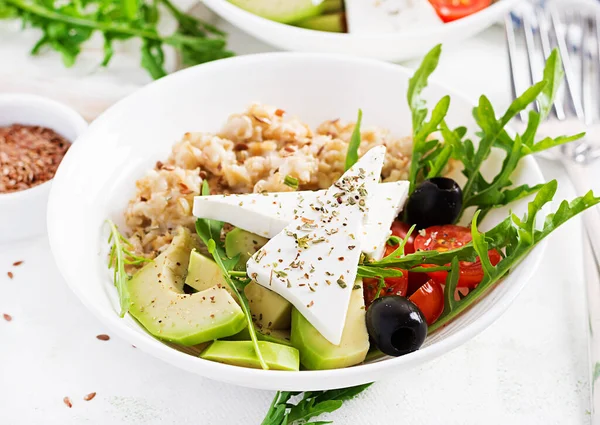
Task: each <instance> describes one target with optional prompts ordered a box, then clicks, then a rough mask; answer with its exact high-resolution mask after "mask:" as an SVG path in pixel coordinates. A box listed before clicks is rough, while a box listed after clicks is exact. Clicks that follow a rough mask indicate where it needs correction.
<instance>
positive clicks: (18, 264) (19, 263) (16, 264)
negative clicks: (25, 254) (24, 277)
mask: <svg viewBox="0 0 600 425" xmlns="http://www.w3.org/2000/svg"><path fill="white" fill-rule="evenodd" d="M21 264H23V261H22V260H19V261H15V262H14V263H13V266H14V267H17V266H20V265H21Z"/></svg>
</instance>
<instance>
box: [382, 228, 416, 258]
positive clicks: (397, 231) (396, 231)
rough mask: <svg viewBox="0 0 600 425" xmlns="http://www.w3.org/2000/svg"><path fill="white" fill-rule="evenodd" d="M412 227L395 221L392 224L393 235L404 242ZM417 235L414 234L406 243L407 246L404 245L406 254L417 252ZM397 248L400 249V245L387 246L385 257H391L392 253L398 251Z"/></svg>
mask: <svg viewBox="0 0 600 425" xmlns="http://www.w3.org/2000/svg"><path fill="white" fill-rule="evenodd" d="M410 227H411V226H410V225H409V224H406V223H403V222H401V221H400V220H395V221H394V222H393V223H392V235H393V236H396V237H398V238H400V239H401V240H404V238H405V237H406V234H407V233H408V231H409V230H410ZM415 233H416V232H413V233H412V234H411V235H410V237H409V238H408V241H406V245H404V254H405V255H406V254H412V253H413V252H415ZM396 248H398V245H388V244H386V245H385V256H386V257H387V256H388V255H390V254H391V253H392V252H394V251H395V250H396Z"/></svg>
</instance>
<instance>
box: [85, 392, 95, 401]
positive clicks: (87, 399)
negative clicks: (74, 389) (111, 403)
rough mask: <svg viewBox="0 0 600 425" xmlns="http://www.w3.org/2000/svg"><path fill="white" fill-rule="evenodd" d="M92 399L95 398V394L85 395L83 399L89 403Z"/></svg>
mask: <svg viewBox="0 0 600 425" xmlns="http://www.w3.org/2000/svg"><path fill="white" fill-rule="evenodd" d="M94 397H96V393H89V394H88V395H86V396H85V397H83V399H84V400H85V401H90V400H91V399H93V398H94Z"/></svg>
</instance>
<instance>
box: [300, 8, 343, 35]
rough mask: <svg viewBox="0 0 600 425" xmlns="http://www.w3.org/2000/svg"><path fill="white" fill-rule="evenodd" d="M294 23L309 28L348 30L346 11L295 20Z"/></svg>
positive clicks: (329, 30) (330, 30)
mask: <svg viewBox="0 0 600 425" xmlns="http://www.w3.org/2000/svg"><path fill="white" fill-rule="evenodd" d="M294 25H296V26H297V27H300V28H305V29H307V30H315V31H327V32H346V16H345V15H344V12H337V13H330V14H327V15H321V16H314V17H312V18H306V19H303V20H301V21H298V22H294Z"/></svg>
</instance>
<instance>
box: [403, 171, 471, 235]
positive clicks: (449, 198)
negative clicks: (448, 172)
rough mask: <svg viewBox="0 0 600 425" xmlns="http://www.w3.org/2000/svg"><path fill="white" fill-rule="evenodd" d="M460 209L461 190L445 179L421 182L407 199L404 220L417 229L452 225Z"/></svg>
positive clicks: (454, 183)
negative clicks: (414, 225)
mask: <svg viewBox="0 0 600 425" xmlns="http://www.w3.org/2000/svg"><path fill="white" fill-rule="evenodd" d="M461 209H462V190H461V189H460V186H459V185H458V183H456V182H455V181H454V180H452V179H449V178H447V177H435V178H433V179H429V180H425V181H423V182H421V184H419V185H418V186H417V188H416V189H415V191H414V192H413V193H412V195H410V197H409V198H408V202H407V203H406V219H407V221H408V222H409V223H410V224H416V225H417V228H418V229H425V228H427V227H431V226H439V225H442V224H452V223H454V221H455V220H456V219H457V218H458V215H459V214H460V210H461Z"/></svg>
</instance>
